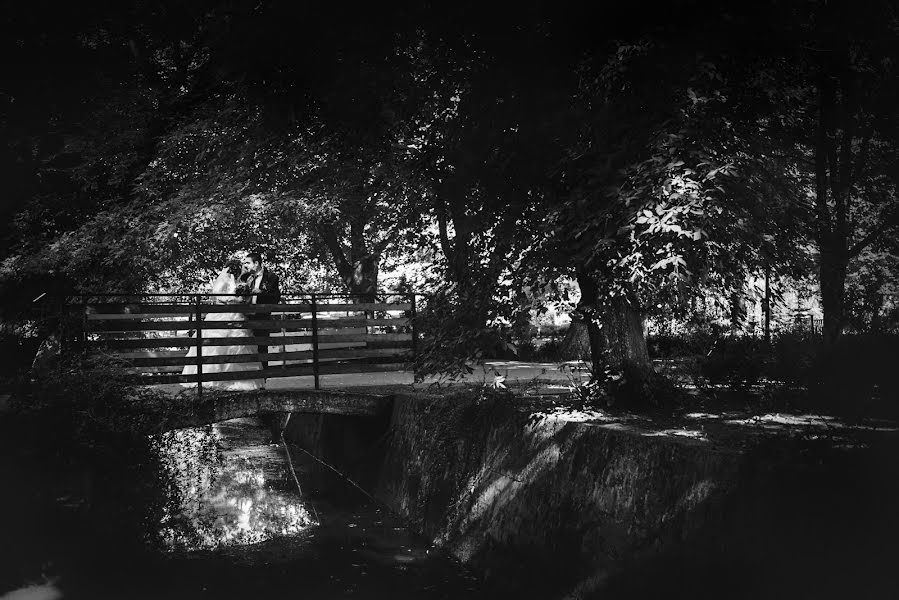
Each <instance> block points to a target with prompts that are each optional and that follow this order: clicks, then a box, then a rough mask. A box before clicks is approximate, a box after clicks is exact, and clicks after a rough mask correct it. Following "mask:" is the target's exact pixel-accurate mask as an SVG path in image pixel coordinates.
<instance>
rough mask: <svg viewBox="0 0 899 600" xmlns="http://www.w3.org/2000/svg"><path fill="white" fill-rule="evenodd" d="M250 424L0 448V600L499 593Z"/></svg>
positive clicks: (356, 492) (338, 479) (349, 487)
mask: <svg viewBox="0 0 899 600" xmlns="http://www.w3.org/2000/svg"><path fill="white" fill-rule="evenodd" d="M270 441H271V440H270V432H269V429H268V428H267V427H265V426H264V425H263V424H262V423H261V422H259V421H258V420H256V419H254V418H245V419H235V420H232V421H226V422H222V423H216V424H214V425H209V426H204V427H196V428H189V429H180V430H174V431H169V432H166V433H162V434H156V435H153V436H149V437H147V438H142V439H141V440H140V441H138V442H134V441H132V442H131V443H130V444H128V445H127V446H122V447H109V446H108V445H104V444H100V443H99V442H98V444H97V447H96V448H94V449H92V450H88V451H82V452H74V451H73V452H65V453H60V452H58V451H55V452H54V451H53V449H52V447H51V446H50V444H51V443H52V442H53V440H31V443H27V442H25V443H16V444H14V445H12V442H11V440H10V438H9V437H7V438H6V439H5V440H4V441H3V447H4V448H3V450H4V451H3V454H2V456H0V477H2V479H3V481H4V482H5V483H4V492H3V493H2V494H0V497H2V500H0V509H2V510H3V515H4V521H5V522H6V523H7V526H6V527H4V533H3V535H2V538H3V544H2V546H3V554H2V556H0V560H2V562H0V600H2V599H10V600H11V599H18V598H46V599H49V598H203V597H209V598H282V597H284V598H287V597H289V598H304V599H314V598H343V597H347V598H397V599H403V598H479V597H487V596H488V594H489V595H490V596H491V597H495V595H494V594H490V590H488V589H487V588H486V586H485V584H484V583H483V582H482V581H481V580H479V579H478V578H477V577H475V576H474V575H472V574H471V573H469V572H468V571H467V570H466V569H465V568H464V567H463V566H462V565H460V564H458V563H457V562H455V561H454V560H452V559H451V558H449V557H447V556H445V555H443V554H442V553H440V552H439V551H437V550H435V549H434V548H432V547H430V546H429V544H428V542H427V540H424V539H422V538H420V537H418V536H416V535H415V534H413V533H412V532H410V531H409V530H408V529H407V528H406V527H404V524H403V523H402V521H401V520H400V519H398V518H397V517H396V516H395V515H393V514H391V513H390V512H389V511H387V510H386V509H384V508H383V507H381V506H379V505H378V504H377V503H376V502H375V501H373V500H372V499H371V498H369V497H368V496H367V495H366V494H364V493H363V492H361V491H360V490H358V489H356V488H354V487H353V486H352V485H350V483H348V482H347V481H346V480H345V479H343V478H342V477H341V476H339V475H337V474H335V473H334V472H332V471H330V470H328V469H326V468H323V467H322V466H321V465H319V464H318V463H316V461H315V460H313V459H312V458H311V457H310V456H309V455H308V454H306V453H305V452H302V451H301V450H300V449H299V448H296V447H294V446H288V445H285V444H283V443H282V444H271V443H270Z"/></svg>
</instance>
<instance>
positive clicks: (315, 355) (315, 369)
mask: <svg viewBox="0 0 899 600" xmlns="http://www.w3.org/2000/svg"><path fill="white" fill-rule="evenodd" d="M317 312H318V305H317V302H316V300H315V294H312V376H313V377H314V378H315V389H320V388H319V381H318V375H319V373H318V316H317V315H316V313H317Z"/></svg>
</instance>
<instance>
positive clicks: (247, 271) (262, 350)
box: [241, 252, 281, 369]
mask: <svg viewBox="0 0 899 600" xmlns="http://www.w3.org/2000/svg"><path fill="white" fill-rule="evenodd" d="M242 264H243V271H244V273H243V275H241V279H244V278H245V281H246V282H247V284H248V285H249V286H250V291H251V292H253V293H254V294H255V295H254V296H253V297H252V299H251V300H250V302H251V303H252V304H278V303H279V302H281V290H280V289H279V287H278V284H279V281H278V276H277V275H275V274H274V273H272V272H271V271H269V270H268V269H266V268H265V267H264V266H262V256H260V254H259V253H258V252H249V253H247V255H246V256H245V257H244V258H243V261H242ZM271 318H272V313H256V315H255V316H254V317H253V320H258V321H268V320H269V319H271ZM272 331H274V329H272V328H265V329H254V330H253V337H265V336H268V334H270V333H271V332H272ZM267 354H268V345H264V346H262V345H260V346H259V359H260V360H259V362H261V363H262V368H263V369H265V368H266V367H268V361H267V360H265V359H266V358H268V356H266V355H267Z"/></svg>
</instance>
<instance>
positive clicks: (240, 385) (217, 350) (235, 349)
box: [181, 270, 263, 390]
mask: <svg viewBox="0 0 899 600" xmlns="http://www.w3.org/2000/svg"><path fill="white" fill-rule="evenodd" d="M236 289H237V281H236V280H235V279H234V275H232V274H231V273H229V272H228V271H227V270H222V272H221V273H219V275H218V277H217V278H216V279H215V281H214V282H213V284H212V293H213V294H233V293H234V292H235V290H236ZM213 301H214V302H215V303H216V304H236V303H239V302H242V301H243V299H242V297H241V296H233V297H227V296H214V297H213ZM246 319H247V317H246V315H244V314H243V313H209V314H207V315H206V318H205V319H204V320H203V324H204V326H203V338H204V339H212V338H235V339H234V341H235V345H234V346H203V356H221V355H228V356H233V355H237V354H255V353H256V352H257V349H258V346H255V345H238V343H239V341H240V338H248V337H252V336H253V332H252V331H250V330H249V329H207V327H208V326H207V325H206V324H207V323H211V322H214V321H246ZM185 356H186V357H196V356H197V347H196V346H194V347H192V348H190V350H188V351H187V354H186V355H185ZM261 369H262V363H260V362H258V361H254V362H242V363H214V364H204V365H203V374H204V375H206V374H210V373H232V372H238V371H247V377H250V376H251V372H252V371H259V370H261ZM181 374H182V375H196V374H197V366H196V365H186V366H185V367H184V370H182V371H181ZM181 385H182V386H184V387H196V385H197V384H196V383H182V384H181ZM203 387H211V388H216V389H222V390H258V389H260V388H262V387H263V380H262V379H259V378H256V379H240V380H236V381H210V382H205V381H204V382H203Z"/></svg>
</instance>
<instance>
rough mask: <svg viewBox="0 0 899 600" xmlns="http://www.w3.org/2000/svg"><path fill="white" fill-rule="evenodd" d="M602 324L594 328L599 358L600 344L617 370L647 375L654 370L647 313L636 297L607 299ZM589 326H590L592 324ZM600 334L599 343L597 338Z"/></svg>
mask: <svg viewBox="0 0 899 600" xmlns="http://www.w3.org/2000/svg"><path fill="white" fill-rule="evenodd" d="M600 318H601V324H602V327H597V328H596V329H597V331H595V332H593V331H591V332H590V333H591V341H590V348H591V352H592V353H593V356H594V364H596V363H595V360H596V350H597V346H598V349H599V350H600V352H602V353H603V355H604V358H605V362H606V364H607V365H609V367H611V368H612V370H613V371H625V372H628V373H639V374H641V375H644V376H645V375H647V374H648V373H649V372H650V371H652V361H650V360H649V351H648V350H647V348H646V336H645V335H644V330H643V315H642V314H641V313H640V308H639V306H637V305H636V303H635V302H634V301H628V300H627V299H626V298H623V297H620V296H618V297H615V298H611V299H609V300H606V301H605V302H604V303H603V305H602V309H601V312H600ZM588 329H589V328H588ZM597 334H598V335H599V340H597V341H598V342H599V344H598V345H597V343H596V342H594V340H593V338H594V337H595V336H596V335H597Z"/></svg>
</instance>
